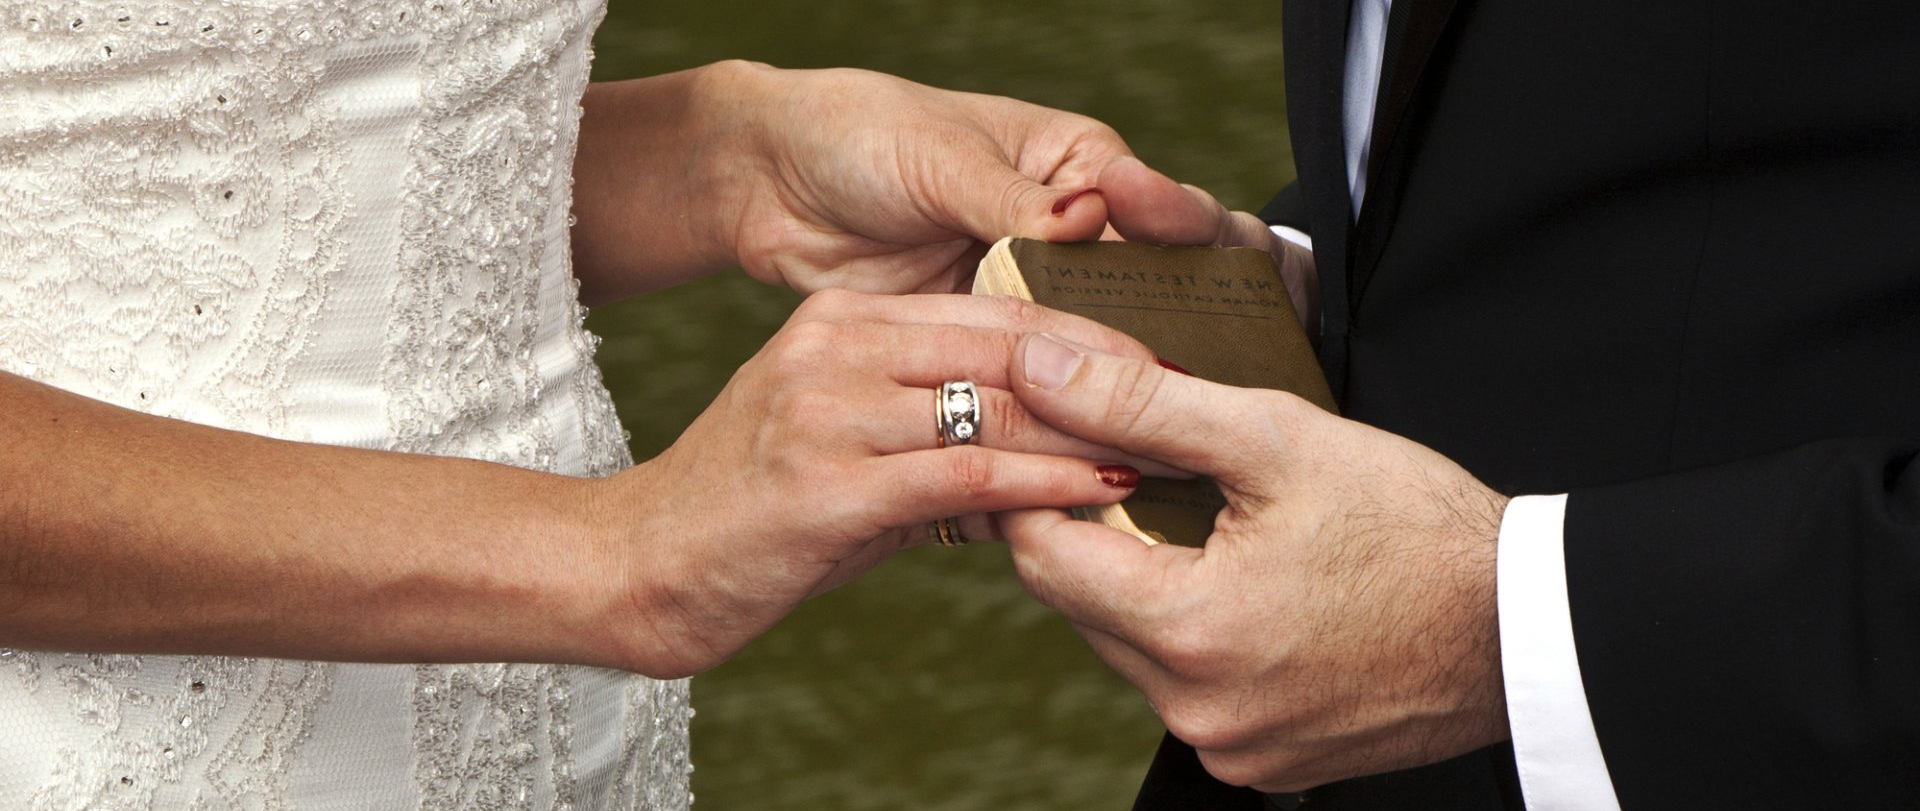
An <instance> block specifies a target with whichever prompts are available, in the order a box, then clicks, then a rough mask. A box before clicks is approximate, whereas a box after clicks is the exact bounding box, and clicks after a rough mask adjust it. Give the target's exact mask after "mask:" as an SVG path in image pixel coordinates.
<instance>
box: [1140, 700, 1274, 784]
mask: <svg viewBox="0 0 1920 811" xmlns="http://www.w3.org/2000/svg"><path fill="white" fill-rule="evenodd" d="M1160 720H1162V721H1165V722H1166V724H1167V731H1168V732H1172V733H1173V736H1174V737H1176V738H1179V739H1180V740H1182V741H1185V742H1186V743H1187V745H1188V746H1192V747H1193V748H1195V749H1197V750H1200V751H1201V752H1217V751H1231V750H1235V749H1239V748H1241V747H1242V746H1245V745H1246V744H1247V743H1248V742H1249V741H1250V740H1251V737H1252V736H1251V735H1250V734H1249V732H1248V730H1247V729H1245V728H1244V727H1243V726H1242V725H1241V724H1239V723H1237V722H1235V721H1234V719H1233V718H1232V717H1231V716H1229V715H1227V714H1226V713H1223V712H1221V711H1219V710H1218V709H1216V708H1215V707H1214V706H1213V705H1212V704H1211V703H1210V702H1206V701H1192V700H1182V701H1172V702H1169V703H1167V704H1163V705H1162V706H1161V713H1160ZM1214 776H1215V777H1220V775H1219V774H1217V773H1216V774H1215V775H1214ZM1222 779H1225V778H1222ZM1229 782H1231V781H1229ZM1240 785H1246V784H1244V783H1242V784H1240Z"/></svg>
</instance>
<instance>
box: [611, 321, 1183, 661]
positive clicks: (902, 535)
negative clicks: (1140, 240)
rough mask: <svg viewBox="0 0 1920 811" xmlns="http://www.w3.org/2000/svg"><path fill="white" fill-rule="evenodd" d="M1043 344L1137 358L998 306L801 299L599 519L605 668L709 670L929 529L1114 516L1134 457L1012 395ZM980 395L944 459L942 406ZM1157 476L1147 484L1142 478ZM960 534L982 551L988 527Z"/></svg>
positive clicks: (624, 478)
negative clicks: (961, 387)
mask: <svg viewBox="0 0 1920 811" xmlns="http://www.w3.org/2000/svg"><path fill="white" fill-rule="evenodd" d="M1035 331H1046V332H1049V333H1051V334H1055V335H1064V336H1069V337H1071V338H1072V339H1073V340H1075V341H1079V342H1081V343H1085V344H1087V345H1090V346H1097V347H1100V348H1102V349H1103V350H1104V351H1110V352H1114V353H1117V354H1122V355H1126V356H1130V357H1136V358H1143V359H1150V358H1152V355H1151V354H1150V353H1148V352H1147V351H1146V350H1145V349H1144V348H1142V347H1140V346H1139V345H1138V344H1137V343H1134V342H1133V341H1132V340H1131V339H1128V338H1126V337H1125V336H1122V335H1120V334H1119V333H1116V332H1112V331H1110V330H1107V329H1105V328H1103V327H1100V326H1098V325H1096V324H1094V323H1092V322H1090V321H1086V320H1084V319H1080V318H1077V317H1074V316H1069V315H1065V314H1063V313H1058V312H1054V311H1050V310H1045V309H1042V308H1039V307H1036V306H1033V305H1031V304H1028V303H1027V302H1023V301H1016V300H1013V299H1007V298H969V297H964V296H910V297H904V298H902V297H884V298H883V297H877V296H867V295H861V294H855V293H843V292H838V291H829V292H825V293H821V294H817V295H814V296H812V297H810V298H809V299H808V300H807V301H806V302H805V303H804V304H802V305H801V307H800V309H799V310H798V311H797V312H796V313H795V314H794V316H793V318H792V319H791V320H790V321H788V322H787V324H786V326H785V327H784V328H782V330H781V331H780V333H779V334H777V335H775V336H774V338H773V339H772V340H771V341H769V342H768V343H767V345H766V347H765V348H763V349H762V350H761V351H760V352H759V353H758V354H757V355H755V356H754V357H753V358H752V359H751V360H749V361H748V362H747V363H746V364H745V365H744V366H743V367H741V369H740V371H739V372H738V374H736V375H735V376H734V378H733V380H732V381H730V382H729V383H728V384H727V386H726V388H725V390H724V391H722V392H721V393H720V396H719V397H718V398H717V399H716V400H715V401H714V403H713V405H712V406H710V407H709V408H708V409H707V410H706V411H705V412H704V413H703V414H701V415H700V417H699V418H698V419H696V420H695V421H694V423H693V424H692V426H690V427H689V428H688V429H687V431H686V433H685V434H683V435H682V436H681V437H680V439H679V440H678V441H677V442H675V443H674V445H673V447H672V448H670V449H669V450H667V451H666V452H665V453H663V454H661V455H660V456H659V457H656V458H655V459H653V460H651V461H648V462H646V463H644V464H642V465H640V466H639V467H636V468H634V469H632V470H630V471H628V472H626V473H624V474H621V475H620V476H616V477H614V478H612V479H608V480H605V482H604V485H603V486H602V488H601V491H600V493H599V494H598V495H597V496H596V497H595V499H594V501H595V503H596V505H597V509H598V511H599V515H600V522H601V524H602V531H601V532H600V533H597V534H598V535H599V536H600V537H603V538H608V539H610V540H611V543H609V544H607V547H606V549H605V553H606V555H607V556H608V557H609V559H610V560H611V565H610V566H609V570H610V571H617V572H621V573H623V574H624V578H625V580H624V582H619V583H616V584H614V585H615V588H614V590H613V592H612V593H610V594H608V595H606V599H605V603H606V607H605V609H604V613H603V616H604V621H602V622H601V623H599V625H600V627H602V628H604V629H605V631H606V633H607V634H608V639H607V640H606V642H605V649H606V650H609V651H612V652H613V653H612V657H613V661H610V662H604V663H605V664H613V665H617V666H620V667H625V668H629V669H633V670H638V671H640V672H643V673H647V674H648V675H652V676H657V677H668V676H679V675H686V674H691V673H695V672H698V671H701V670H704V669H706V668H709V667H712V666H713V665H716V664H718V663H720V662H721V661H724V660H725V659H726V658H727V657H728V656H730V655H732V654H733V653H734V652H735V651H736V650H738V649H739V648H740V647H741V646H742V645H744V644H745V643H746V642H747V641H748V640H750V639H752V638H753V637H755V636H757V635H759V634H760V633H761V632H763V631H765V630H766V629H767V628H768V627H770V626H771V625H772V624H773V623H774V622H776V621H778V620H779V619H780V618H781V617H783V616H785V615H786V614H787V613H788V612H789V611H791V610H792V609H793V608H794V606H795V605H797V604H798V603H799V602H800V601H802V600H804V599H806V598H807V597H810V596H813V595H816V594H819V593H821V592H824V591H826V590H828V589H830V588H832V587H834V586H836V585H838V584H840V583H842V582H845V581H847V580H849V579H852V578H853V577H854V576H856V575H858V574H859V573H861V572H863V571H865V570H867V569H869V568H871V567H872V566H873V565H875V564H876V563H878V562H880V561H881V560H882V559H884V558H885V557H887V556H888V555H890V554H891V553H893V552H896V551H898V550H899V549H901V548H903V547H905V546H909V545H913V544H916V543H921V542H925V541H927V540H928V531H927V530H928V524H929V522H931V521H933V520H934V519H937V518H942V517H948V516H959V515H969V514H979V513H984V512H987V511H996V510H1004V509H1011V508H1020V507H1032V506H1049V507H1072V506H1083V505H1092V504H1106V503H1112V502H1116V501H1119V500H1120V499H1121V498H1123V497H1124V496H1126V495H1127V494H1128V493H1130V492H1131V485H1132V483H1133V481H1134V478H1135V477H1137V475H1138V474H1137V473H1136V472H1135V471H1134V470H1133V469H1132V468H1128V467H1125V466H1124V465H1125V464H1126V463H1132V464H1134V465H1142V464H1144V463H1142V462H1139V461H1138V460H1135V459H1133V458H1131V457H1128V456H1125V455H1120V454H1116V453H1115V452H1113V451H1111V450H1107V449H1104V448H1100V447H1098V446H1094V445H1090V444H1088V443H1085V442H1082V441H1080V440H1077V439H1072V438H1069V437H1066V436H1064V435H1061V434H1059V433H1057V432H1055V431H1053V430H1052V429H1050V428H1048V427H1046V426H1045V425H1044V424H1041V423H1039V422H1037V421H1034V420H1032V419H1031V418H1029V417H1028V415H1027V413H1026V412H1025V411H1024V410H1022V409H1021V408H1020V407H1019V405H1018V403H1017V401H1016V400H1015V399H1014V398H1013V397H1012V396H1011V395H1010V394H1009V393H1008V392H1007V389H1006V386H1007V380H1006V375H1007V373H1006V368H1007V366H1008V362H1007V361H1008V358H1009V357H1010V356H1011V353H1012V351H1013V347H1014V346H1015V345H1016V344H1017V343H1018V341H1019V340H1020V338H1021V336H1022V335H1024V334H1026V333H1028V332H1035ZM947 380H972V381H973V382H974V383H975V384H976V386H977V390H978V392H979V394H980V399H981V405H982V408H981V413H982V428H981V431H980V439H979V442H978V443H977V444H973V445H967V446H954V447H948V448H942V449H936V431H935V414H934V409H935V405H934V395H933V391H934V388H935V387H936V386H938V385H940V384H941V383H942V382H943V381H947ZM1149 470H1153V468H1149ZM963 531H964V532H966V533H969V534H971V535H973V536H974V537H980V536H981V535H983V534H988V533H991V532H992V530H991V528H990V527H989V526H988V525H987V523H986V520H985V519H984V518H980V517H978V516H977V515H976V516H975V517H972V518H969V519H968V520H967V521H966V522H965V524H964V526H963Z"/></svg>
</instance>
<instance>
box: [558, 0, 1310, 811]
mask: <svg viewBox="0 0 1920 811" xmlns="http://www.w3.org/2000/svg"><path fill="white" fill-rule="evenodd" d="M612 2H613V7H612V9H611V11H610V13H609V15H608V18H607V21H606V24H605V25H604V26H603V27H602V28H601V31H600V33H599V35H598V37H597V38H596V39H595V48H596V52H597V57H596V61H595V63H594V74H595V78H597V79H603V80H604V79H621V78H630V77H635V76H644V75H649V74H654V73H661V72H666V71H672V70H678V69H681V68H686V67H692V66H695V65H700V64H705V63H707V62H712V61H715V60H719V59H725V58H729V57H741V58H748V59H756V60H760V61H764V62H770V63H772V64H775V65H780V66H783V67H829V66H853V67H863V68H870V69H873V70H881V71H886V72H889V73H894V74H898V75H901V76H905V77H907V78H910V79H914V80H917V81H921V82H926V83H929V84H935V85H940V86H944V87H952V88H958V89H964V90H972V91H978V92H987V93H999V94H1004V95H1010V96H1015V97H1019V98H1023V99H1027V100H1029V101H1034V102H1038V103H1041V104H1047V105H1050V106H1054V107H1060V108H1064V109H1068V110H1073V111H1076V112H1080V113H1085V114H1087V115H1091V116H1094V117H1096V118H1099V119H1101V120H1103V121H1106V122H1107V123H1109V124H1112V125H1113V126H1114V127H1116V128H1117V129H1119V131H1120V132H1121V134H1122V135H1124V136H1126V138H1127V139H1128V141H1129V142H1130V143H1131V144H1132V145H1133V148H1134V150H1135V151H1136V152H1137V153H1138V154H1139V155H1140V156H1141V157H1142V159H1144V160H1146V161H1147V162H1148V163H1149V164H1152V165H1154V166H1156V167H1158V168H1160V169H1161V170H1162V171H1165V172H1167V173H1169V174H1171V175H1172V176H1174V177H1175V178H1178V179H1180V180H1183V181H1186V182H1190V183H1195V184H1197V185H1200V186H1202V187H1204V188H1206V189H1208V190H1210V191H1212V192H1213V193H1214V194H1215V195H1217V196H1218V197H1219V198H1220V199H1221V200H1222V201H1223V202H1225V203H1226V204H1227V205H1229V206H1232V207H1235V208H1245V209H1253V208H1257V207H1259V205H1260V204H1261V203H1263V202H1264V201H1265V200H1266V198H1267V197H1268V196H1269V195H1270V194H1272V192H1273V191H1274V190H1276V189H1278V188H1279V187H1280V186H1281V185H1283V184H1284V183H1285V182H1286V181H1287V180H1288V179H1289V178H1290V177H1291V175H1292V156H1291V152H1290V150H1289V147H1288V145H1287V138H1286V117H1285V108H1284V106H1283V102H1282V98H1281V67H1280V63H1281V53H1280V12H1279V6H1280V4H1279V2H1278V0H1186V2H1180V1H1179V0H1103V1H1102V2H1089V1H1087V0H815V1H814V2H752V3H748V2H725V1H724V0H682V2H675V3H641V2H637V1H636V0H612ZM796 301H797V298H796V297H795V296H794V295H793V294H791V293H788V292H786V291H783V290H775V289H771V288H767V287H765V286H762V285H760V284H758V283H756V282H753V281H751V280H749V279H747V278H746V277H745V276H744V275H742V274H740V273H739V272H738V271H734V272H730V273H726V274H721V275H719V276H715V277H712V278H709V279H706V280H702V281H700V282H696V283H693V284H689V285H685V286H682V287H679V288H675V289H672V290H668V291H664V292H661V293H657V294H654V295H650V296H646V297H643V298H641V299H638V300H634V301H630V302H626V303H623V304H620V305H616V306H610V307H605V308H602V309H600V310H598V311H596V312H595V313H594V314H593V316H592V317H591V319H590V321H589V324H590V326H591V327H592V328H593V330H594V331H595V332H597V333H599V334H600V335H602V336H604V337H605V338H606V343H605V344H604V345H603V346H602V347H601V349H600V354H599V360H600V362H601V364H602V366H603V367H604V368H605V370H606V374H607V380H608V382H609V385H610V386H611V387H612V388H613V392H614V397H615V399H616V401H617V403H618V405H619V409H620V416H621V419H622V420H624V421H625V423H626V426H627V428H628V429H629V430H631V431H632V432H633V442H632V444H633V451H634V456H635V457H636V458H638V459H646V458H648V457H650V456H652V455H654V454H657V453H659V452H660V451H661V450H663V449H664V448H666V447H667V446H669V445H671V444H672V443H673V441H674V439H675V437H677V436H678V435H679V433H680V431H681V430H682V429H683V428H684V427H685V426H686V424H687V423H688V422H689V421H690V420H692V419H693V417H694V416H695V415H697V414H699V413H700V411H701V410H702V409H703V408H704V407H705V406H706V404H707V403H708V402H709V401H710V400H711V399H712V398H713V396H714V394H716V393H717V392H719V390H720V388H721V386H722V385H724V384H725V383H726V380H727V378H728V377H729V376H730V375H731V374H732V371H733V369H734V368H735V367H737V366H738V365H739V364H740V363H741V362H742V361H744V360H746V358H747V357H749V356H750V355H752V354H753V352H754V350H756V349H757V348H758V347H759V346H760V344H761V343H762V342H763V341H765V340H766V338H767V337H768V336H770V335H772V334H773V333H774V331H775V330H777V329H778V328H779V326H780V324H781V323H782V322H783V321H784V320H785V319H786V316H787V314H788V313H789V312H790V311H791V309H792V307H793V305H794V304H795V303H796ZM787 506H789V507H792V506H797V505H787ZM780 508H781V505H769V509H770V510H778V509H780ZM694 706H695V707H696V708H697V710H698V715H697V716H696V717H695V719H694V722H693V758H694V764H695V767H696V771H695V773H694V776H693V787H694V793H695V794H696V796H697V797H698V799H699V804H698V805H697V806H696V807H697V808H703V809H709V810H710V811H731V809H748V808H753V809H808V810H809V811H812V810H813V809H822V810H824V809H928V810H929V811H1021V810H1024V809H1036V810H1037V809H1116V811H1124V809H1126V808H1128V807H1130V804H1131V802H1132V798H1133V793H1134V790H1135V788H1136V787H1137V785H1138V783H1139V778H1140V775H1141V774H1142V772H1143V771H1144V769H1145V766H1146V763H1147V761H1148V759H1149V758H1150V756H1151V755H1152V752H1153V747H1154V746H1155V744H1156V742H1157V741H1158V739H1159V736H1160V727H1159V724H1158V723H1157V721H1156V720H1155V718H1154V716H1153V713H1152V712H1151V711H1150V710H1149V709H1148V708H1147V706H1146V702H1145V701H1143V700H1142V699H1141V698H1140V697H1139V695H1138V694H1136V693H1134V692H1133V691H1132V690H1131V688H1129V687H1128V686H1127V685H1126V683H1125V682H1123V681H1121V680H1120V679H1119V678H1118V677H1117V676H1114V675H1113V674H1112V673H1111V672H1109V671H1108V670H1107V669H1106V668H1105V667H1104V666H1102V665H1101V664H1100V662H1099V660H1097V659H1096V658H1094V656H1093V654H1092V653H1091V652H1090V651H1089V650H1088V649H1087V647H1086V645H1085V644H1084V643H1083V642H1081V641H1080V639H1079V637H1078V636H1076V635H1075V634H1074V633H1073V631H1072V629H1071V628H1069V627H1068V626H1067V624H1066V623H1065V622H1064V621H1062V620H1061V619H1059V618H1058V617H1057V616H1055V615H1053V614H1052V613H1051V612H1049V611H1047V610H1046V609H1044V608H1042V607H1040V606H1039V605H1037V604H1035V603H1033V602H1032V601H1031V600H1030V599H1028V598H1027V597H1026V595H1025V593H1024V592H1022V591H1021V589H1020V586H1019V584H1018V583H1017V582H1016V581H1015V580H1014V578H1013V573H1012V567H1011V565H1010V564H1009V562H1008V560H1007V554H1006V550H1005V549H1004V548H1002V547H1000V546H999V545H997V544H974V545H971V546H967V547H962V548H959V549H939V548H930V547H921V548H916V549H912V550H909V551H908V552H906V553H904V554H902V555H900V556H899V557H896V558H895V559H894V560H892V561H890V562H888V563H886V564H885V565H883V566H881V567H880V568H879V569H877V570H876V571H874V572H873V573H872V574H871V575H869V576H868V577H867V578H865V579H864V580H862V581H860V582H857V583H854V584H852V585H850V586H847V587H845V588H842V589H840V590H839V591H836V592H834V593H832V594H829V595H827V596H825V597H823V598H821V599H818V600H815V601H814V602H812V603H810V604H808V605H806V606H803V607H802V608H801V609H800V610H799V611H798V612H797V613H795V614H794V615H793V616H792V617H791V618H789V619H788V620H787V621H786V622H785V623H784V624H782V625H781V626H780V627H779V628H776V629H775V630H774V631H773V632H771V633H769V634H767V635H766V636H765V637H763V638H761V639H760V640H759V641H757V642H755V643H754V644H753V645H751V646H750V647H748V648H747V650H746V651H745V652H743V653H741V654H740V655H739V656H737V657H735V658H734V660H732V661H730V662H728V663H726V664H725V665H722V666H721V667H719V668H718V669H715V670H714V671H712V672H711V673H708V674H706V675H703V676H700V677H697V678H696V679H695V680H694Z"/></svg>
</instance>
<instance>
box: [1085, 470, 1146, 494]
mask: <svg viewBox="0 0 1920 811" xmlns="http://www.w3.org/2000/svg"><path fill="white" fill-rule="evenodd" d="M1094 475H1096V476H1099V477H1100V483H1101V484H1104V485H1106V486H1108V487H1119V488H1121V489H1132V488H1133V487H1135V486H1136V485H1138V484H1140V471H1138V470H1134V469H1133V468H1131V467H1128V466H1126V465H1101V466H1100V467H1098V468H1096V469H1095V470H1094Z"/></svg>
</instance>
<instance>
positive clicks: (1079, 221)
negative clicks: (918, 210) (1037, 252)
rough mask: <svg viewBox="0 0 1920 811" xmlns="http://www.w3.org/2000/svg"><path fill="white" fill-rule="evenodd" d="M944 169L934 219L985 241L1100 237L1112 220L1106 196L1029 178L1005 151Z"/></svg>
mask: <svg viewBox="0 0 1920 811" xmlns="http://www.w3.org/2000/svg"><path fill="white" fill-rule="evenodd" d="M959 166H960V167H961V168H959V169H957V170H956V169H955V168H954V166H953V165H946V166H943V167H940V168H939V169H937V170H936V171H938V172H939V174H938V175H937V176H933V177H929V178H928V181H930V182H931V181H938V182H937V183H933V184H932V187H933V188H936V189H938V192H937V193H936V194H935V195H934V196H933V197H931V198H930V199H931V203H932V205H933V206H935V207H936V208H935V211H934V219H936V220H937V221H940V222H941V223H942V224H943V225H945V226H946V227H948V228H952V229H954V230H955V231H958V232H960V233H964V234H967V235H969V236H971V237H973V238H974V239H977V240H980V241H982V242H987V243H992V242H994V241H997V240H999V239H1000V238H1001V237H1005V236H1023V237H1033V238H1035V239H1044V240H1048V241H1050V242H1080V241H1085V240H1090V239H1094V238H1096V237H1098V236H1099V235H1100V231H1101V229H1102V228H1104V227H1105V226H1106V222H1107V205H1106V200H1105V199H1104V198H1103V197H1102V196H1101V195H1100V194H1099V190H1098V189H1096V188H1089V187H1085V186H1082V187H1077V188H1059V187H1056V186H1050V185H1047V184H1046V183H1042V182H1040V180H1039V179H1036V178H1033V177H1030V176H1028V175H1026V174H1024V173H1022V172H1021V171H1020V170H1018V169H1016V168H1015V167H1014V166H1013V164H1011V163H1010V162H1008V161H1007V159H1006V157H1005V156H1004V154H992V156H991V157H989V158H988V159H985V160H973V161H965V162H962V163H961V164H959Z"/></svg>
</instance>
